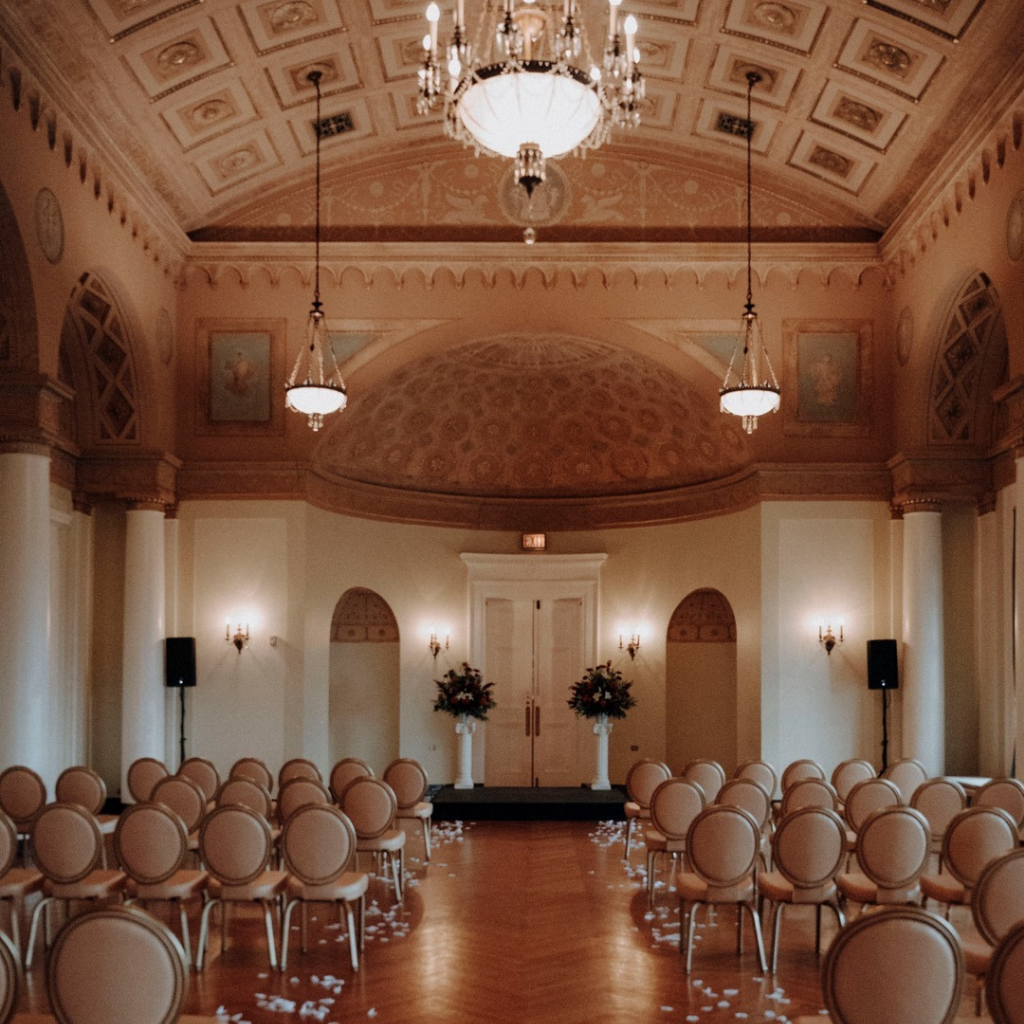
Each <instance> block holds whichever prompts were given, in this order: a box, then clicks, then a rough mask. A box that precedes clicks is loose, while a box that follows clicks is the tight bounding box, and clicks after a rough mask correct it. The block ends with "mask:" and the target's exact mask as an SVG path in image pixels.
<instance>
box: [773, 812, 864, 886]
mask: <svg viewBox="0 0 1024 1024" xmlns="http://www.w3.org/2000/svg"><path fill="white" fill-rule="evenodd" d="M772 851H773V852H772V866H773V868H774V870H776V871H778V872H779V874H780V875H782V877H783V878H785V879H786V881H787V882H789V883H790V884H791V885H792V886H793V902H794V903H818V902H820V901H821V899H822V897H823V893H824V892H825V890H827V889H829V888H831V889H834V888H835V886H834V882H835V878H836V875H837V874H838V873H839V868H840V867H841V866H842V863H843V860H844V859H845V857H846V827H845V826H844V825H843V820H842V818H840V817H839V815H838V814H836V812H835V811H833V810H830V809H829V808H827V807H814V806H808V807H801V808H798V809H797V810H795V811H793V812H792V813H790V814H787V815H786V816H785V817H783V819H782V820H781V821H780V822H779V824H778V827H777V828H776V830H775V835H774V836H773V837H772Z"/></svg>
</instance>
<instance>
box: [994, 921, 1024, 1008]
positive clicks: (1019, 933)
mask: <svg viewBox="0 0 1024 1024" xmlns="http://www.w3.org/2000/svg"><path fill="white" fill-rule="evenodd" d="M1021 978H1024V921H1019V922H1017V924H1015V925H1014V926H1013V927H1012V928H1011V929H1010V930H1009V931H1008V932H1007V933H1006V936H1005V938H1004V939H1003V941H1002V942H1000V943H999V946H998V947H997V948H996V951H995V952H994V953H993V954H992V962H991V963H990V964H989V968H988V973H987V975H986V976H985V999H986V1001H987V1003H988V1012H989V1014H990V1015H991V1017H992V1021H993V1024H1024V985H1022V984H1021V983H1020V979H1021Z"/></svg>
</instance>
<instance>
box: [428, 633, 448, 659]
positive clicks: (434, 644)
mask: <svg viewBox="0 0 1024 1024" xmlns="http://www.w3.org/2000/svg"><path fill="white" fill-rule="evenodd" d="M451 638H452V633H451V630H450V629H446V630H445V631H444V649H445V650H446V651H447V650H448V646H449V644H450V643H451ZM429 646H430V653H431V654H432V655H433V656H434V661H437V656H438V655H439V654H440V653H441V641H440V639H439V637H438V635H437V630H436V629H432V630H431V631H430V644H429Z"/></svg>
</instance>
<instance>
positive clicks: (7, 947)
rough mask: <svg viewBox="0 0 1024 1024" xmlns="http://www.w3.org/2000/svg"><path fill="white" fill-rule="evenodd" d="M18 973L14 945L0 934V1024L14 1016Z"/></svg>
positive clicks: (18, 964) (18, 960) (5, 1023)
mask: <svg viewBox="0 0 1024 1024" xmlns="http://www.w3.org/2000/svg"><path fill="white" fill-rule="evenodd" d="M20 971H21V962H20V958H19V956H18V951H17V950H16V949H15V948H14V943H13V942H11V940H10V939H9V938H7V936H6V935H4V933H3V932H0V1024H7V1022H8V1021H9V1020H10V1019H11V1017H13V1016H14V1007H15V1006H17V1004H18V987H19V977H20Z"/></svg>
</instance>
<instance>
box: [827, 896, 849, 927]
mask: <svg viewBox="0 0 1024 1024" xmlns="http://www.w3.org/2000/svg"><path fill="white" fill-rule="evenodd" d="M829 906H830V907H831V908H832V910H833V912H834V913H835V915H836V924H838V925H839V928H840V930H842V929H843V928H845V927H846V915H845V914H844V913H843V908H842V907H841V906H840V905H839V897H838V896H837V897H836V901H835V903H830V904H829Z"/></svg>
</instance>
